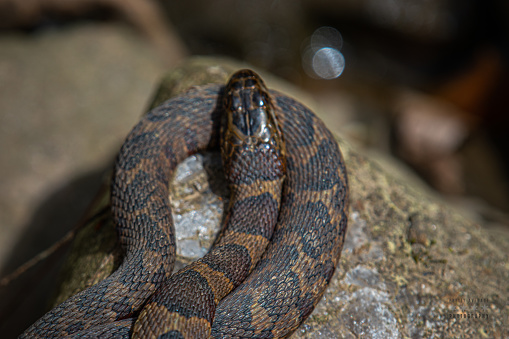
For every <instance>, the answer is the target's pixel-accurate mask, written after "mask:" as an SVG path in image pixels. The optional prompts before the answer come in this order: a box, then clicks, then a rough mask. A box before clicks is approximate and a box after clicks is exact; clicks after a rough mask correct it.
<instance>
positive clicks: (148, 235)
mask: <svg viewBox="0 0 509 339" xmlns="http://www.w3.org/2000/svg"><path fill="white" fill-rule="evenodd" d="M246 78H249V79H251V80H250V81H247V80H246ZM237 80H238V81H237ZM246 83H250V84H251V86H252V89H253V90H255V91H256V90H260V91H261V92H264V93H267V94H266V98H267V99H268V98H269V96H270V97H271V98H272V99H271V100H270V101H271V102H272V105H273V107H274V110H275V113H276V116H277V120H278V122H279V124H280V128H281V131H282V134H283V139H284V141H285V145H286V146H285V147H286V179H285V183H284V185H283V189H282V194H281V197H282V201H281V208H280V211H279V216H278V218H277V225H276V226H275V230H274V234H273V235H272V238H271V239H270V243H268V245H267V248H266V250H265V252H263V255H262V257H261V259H260V261H259V262H258V264H257V265H256V266H254V265H253V267H254V269H253V270H252V272H251V274H250V275H249V276H248V277H247V278H246V279H245V280H244V281H243V282H242V283H241V284H240V285H239V286H238V287H236V285H238V283H240V281H239V282H238V283H235V284H233V286H231V287H230V289H233V291H232V292H231V293H229V294H227V295H226V297H225V298H224V299H223V300H221V301H220V302H219V301H218V302H219V304H218V305H217V309H215V312H214V311H213V310H212V311H211V313H208V315H206V316H204V315H203V313H202V312H201V311H200V312H197V311H194V310H195V308H194V306H195V305H194V304H198V303H200V302H204V303H205V304H206V302H205V301H207V300H211V298H208V299H207V297H200V296H201V295H202V292H200V296H198V297H197V298H196V299H195V301H193V302H191V304H192V305H191V306H187V305H185V304H184V305H181V306H177V307H174V308H171V305H170V307H168V306H164V303H163V302H160V300H159V299H158V298H157V295H158V294H160V293H158V292H159V291H158V292H157V293H156V296H155V297H152V298H151V296H152V295H154V292H155V291H156V290H157V289H158V288H159V287H160V286H161V285H163V284H164V282H166V281H168V279H169V278H170V275H171V272H172V269H173V264H174V256H175V237H174V235H173V228H172V227H171V226H172V225H173V224H172V218H171V211H170V209H169V197H168V183H169V178H170V177H171V174H172V173H173V171H174V170H175V167H176V166H177V164H178V163H179V162H181V161H182V160H184V159H185V158H186V157H188V156H189V155H191V154H193V153H196V152H198V151H202V150H206V149H210V148H215V147H217V145H218V142H219V127H218V126H219V122H220V120H221V118H220V117H221V113H222V111H223V110H224V105H223V103H222V101H221V100H219V98H222V97H223V96H224V94H225V92H226V93H229V90H230V88H229V87H227V88H226V90H225V88H224V86H221V85H216V84H211V85H205V86H199V87H194V88H191V89H190V90H189V91H188V92H186V93H185V94H183V95H181V96H179V97H176V98H174V99H172V100H169V101H167V102H166V103H164V104H163V105H161V106H159V107H157V108H155V109H154V110H152V111H151V112H149V113H148V114H147V115H146V116H145V117H144V118H143V119H142V120H141V121H140V123H138V125H136V127H135V128H134V129H133V131H132V132H131V134H130V135H129V136H128V138H127V140H126V142H125V143H124V145H123V147H122V149H121V151H120V154H119V157H118V159H117V164H116V171H115V178H114V180H113V183H112V212H113V216H114V219H115V223H116V225H117V230H118V233H119V236H120V242H121V244H122V247H123V248H124V250H125V257H124V260H123V263H122V264H121V266H120V267H119V268H118V269H117V270H116V271H115V272H114V273H113V274H112V275H110V276H109V277H108V278H106V279H105V280H103V281H102V282H100V283H98V284H96V285H94V286H92V287H90V288H88V289H86V290H84V291H82V292H80V293H78V294H76V295H75V296H73V297H71V298H70V299H68V300H67V301H65V302H64V303H62V304H60V305H59V306H57V307H56V308H54V309H53V310H51V311H50V312H48V313H47V314H46V315H44V316H43V317H42V318H41V319H39V320H38V321H37V322H36V323H35V324H34V325H32V326H31V327H30V328H29V329H28V330H27V331H26V332H25V333H23V334H22V336H21V337H59V336H68V337H80V338H84V337H85V338H86V337H89V338H94V337H101V338H103V337H112V338H113V337H115V338H116V337H119V338H121V337H129V336H131V335H133V334H134V336H136V335H137V336H139V337H146V336H154V337H156V336H157V335H160V334H161V333H165V332H167V331H163V332H160V331H158V330H153V331H152V330H149V331H145V332H144V331H143V330H142V329H141V328H142V325H140V323H141V322H142V320H140V321H139V322H138V323H137V324H136V325H135V326H134V322H135V321H136V318H137V317H138V316H139V314H140V311H141V309H142V308H143V307H144V306H145V305H147V307H146V308H145V310H144V311H142V312H141V314H142V316H141V317H140V318H143V317H145V318H146V319H149V320H150V319H151V315H150V312H147V310H148V309H150V307H148V306H150V305H152V306H151V307H152V308H151V309H152V310H154V311H156V309H159V311H162V312H163V313H162V314H168V313H171V314H174V315H176V316H177V318H179V319H184V320H185V321H187V322H189V323H190V324H191V325H193V323H196V324H198V323H200V322H201V320H203V323H206V324H209V325H207V326H209V328H208V331H210V332H208V334H206V335H205V336H209V335H210V336H212V337H214V338H228V337H230V338H281V337H287V336H289V335H290V334H291V333H292V332H293V331H295V330H296V329H297V327H298V326H299V325H300V324H301V323H302V322H303V321H304V320H305V319H306V318H307V317H308V316H309V315H310V314H311V312H312V310H313V309H314V307H315V306H316V304H317V303H318V301H319V300H320V298H321V296H322V295H323V292H324V291H325V288H326V286H327V284H328V283H329V281H330V279H331V278H332V275H333V273H334V270H335V268H336V265H337V263H338V260H339V257H340V254H341V250H342V247H343V242H344V238H345V233H346V227H347V210H348V182H347V175H346V169H345V166H344V162H343V158H342V155H341V152H340V150H339V148H338V145H337V142H336V141H335V140H334V137H333V136H332V134H331V133H330V132H329V131H328V130H327V128H326V127H325V126H324V124H323V123H322V122H321V121H320V120H319V119H318V118H317V117H316V116H315V115H314V114H313V113H312V112H311V111H310V110H309V109H307V108H306V107H304V106H303V105H301V104H300V103H298V102H297V101H295V100H293V99H291V98H289V97H287V96H285V95H282V94H279V93H277V92H275V91H270V92H265V88H264V86H263V82H262V81H261V79H259V78H258V76H257V75H256V74H255V73H254V72H252V71H248V70H244V71H240V72H237V73H236V74H235V75H234V76H233V78H232V80H230V82H229V85H228V86H233V85H235V86H241V87H242V86H244V85H245V84H246ZM239 84H240V85H239ZM242 84H244V85H242ZM238 89H240V90H243V88H238ZM269 93H270V94H269ZM250 98H251V99H260V97H259V96H257V95H251V96H250ZM264 100H265V99H264ZM260 104H261V106H262V107H263V105H264V103H262V102H260ZM257 105H258V106H257ZM253 106H254V107H255V108H256V107H259V106H260V105H259V104H257V103H255V104H253ZM226 108H227V109H228V107H226ZM269 124H270V123H269ZM276 153H277V152H276ZM283 153H285V152H283ZM283 155H284V154H283ZM269 158H270V157H269ZM283 161H284V160H283ZM262 168H263V167H262ZM270 168H272V169H271V170H270V171H271V172H270V173H265V174H264V175H263V177H264V178H268V177H270V178H272V179H270V180H275V181H278V179H277V178H280V177H281V175H279V176H275V175H273V172H274V171H276V172H277V168H279V167H278V166H277V161H276V167H275V168H276V170H274V169H273V168H274V167H270V166H267V167H266V169H270ZM226 171H227V173H228V169H226ZM255 171H256V170H255ZM267 171H269V170H266V172H267ZM258 175H259V174H258ZM227 177H228V175H227ZM258 186H263V185H262V184H259V185H258ZM262 191H263V190H262ZM269 193H271V194H273V193H277V188H276V189H269ZM259 194H260V193H259ZM262 194H263V193H262ZM248 198H249V197H248ZM235 208H236V209H239V210H240V213H239V214H238V215H242V213H244V212H246V213H247V212H249V209H252V208H251V207H247V205H245V204H238V205H234V207H233V209H235ZM260 217H262V216H260ZM262 218H263V217H262ZM269 219H270V218H269ZM244 231H245V230H244ZM234 232H237V231H234ZM241 232H242V231H241ZM258 232H259V233H258V234H257V235H260V234H262V233H263V234H264V237H270V232H269V233H268V234H269V235H266V232H265V231H263V232H261V231H258ZM225 233H227V232H225V231H223V232H222V234H223V237H224V235H225ZM247 233H250V232H247ZM254 233H256V232H254ZM254 233H253V234H254ZM235 241H236V240H235ZM235 241H234V243H235ZM216 243H219V244H220V241H216ZM239 243H240V241H239ZM262 243H263V240H262ZM231 246H236V247H238V248H237V249H240V252H242V246H245V247H246V248H245V251H244V252H248V253H249V255H251V252H253V250H252V249H251V248H250V247H249V246H248V245H238V244H236V243H235V244H234V245H231ZM213 251H214V250H212V252H213ZM262 251H263V250H262ZM262 251H259V252H260V254H261V253H262ZM212 252H211V253H212ZM254 252H256V251H254ZM228 258H229V259H228V260H226V261H225V262H227V263H228V264H230V265H233V266H235V267H236V266H239V267H242V265H243V266H246V265H245V263H244V262H245V261H246V260H247V259H246V258H249V256H247V257H242V256H239V257H236V256H230V257H228ZM202 267H203V268H204V270H206V271H208V273H209V274H210V275H211V276H218V277H219V280H221V279H223V278H224V277H227V278H229V279H227V281H233V280H235V279H230V278H231V274H230V273H229V272H235V270H231V269H230V270H228V269H225V268H224V267H222V266H221V265H216V264H210V263H209V262H207V261H206V260H205V261H204V262H202ZM247 267H249V268H248V269H247V271H250V270H251V267H250V264H247ZM193 272H195V271H193ZM197 272H198V273H197V274H195V273H192V274H191V275H197V276H198V281H200V282H201V284H202V285H203V286H204V288H205V289H204V291H208V292H207V293H212V294H211V295H212V299H216V298H217V294H220V293H218V290H217V289H216V288H215V287H214V285H213V284H211V283H209V282H208V280H207V278H205V279H200V274H199V271H197ZM185 281H187V280H185ZM193 284H195V283H193ZM176 287H177V290H176V291H174V292H172V293H173V295H174V296H176V297H173V300H175V298H176V299H179V298H180V297H179V296H183V295H187V294H198V293H194V292H192V293H191V292H189V291H190V290H192V288H194V287H195V286H194V285H193V286H190V284H186V283H182V281H180V283H178V284H176ZM235 287H236V288H235ZM170 299H171V298H170ZM208 307H209V306H207V305H205V306H203V305H199V307H198V308H200V309H202V308H206V309H207V308H208ZM165 312H166V313H165ZM160 314H161V313H160ZM158 317H159V318H158ZM158 317H154V319H163V318H165V317H166V316H162V317H161V316H158ZM200 317H201V318H200ZM158 322H160V320H157V321H155V322H150V321H148V326H149V328H150V327H155V326H157V325H158ZM210 322H211V325H210ZM210 326H211V327H210ZM133 328H134V333H133ZM195 336H203V335H202V332H199V331H198V330H197V331H196V332H192V330H191V332H185V331H181V332H179V331H172V332H167V333H166V334H164V335H160V336H159V337H160V338H185V337H195Z"/></svg>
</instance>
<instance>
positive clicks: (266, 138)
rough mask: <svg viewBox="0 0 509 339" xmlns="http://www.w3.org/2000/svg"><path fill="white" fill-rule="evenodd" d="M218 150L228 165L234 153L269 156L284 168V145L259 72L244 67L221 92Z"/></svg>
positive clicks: (234, 155) (278, 168) (276, 164)
mask: <svg viewBox="0 0 509 339" xmlns="http://www.w3.org/2000/svg"><path fill="white" fill-rule="evenodd" d="M223 106H224V111H225V114H224V117H223V123H222V131H221V138H222V140H221V152H222V156H223V163H224V165H225V166H224V167H225V170H226V173H227V174H228V169H227V168H228V166H227V165H228V164H229V163H231V162H232V160H230V159H235V158H236V157H237V155H236V154H243V156H246V153H251V154H253V153H255V154H257V155H258V156H262V157H267V156H269V157H270V158H273V159H269V160H270V161H274V163H273V164H271V165H272V166H275V167H276V168H277V171H279V170H280V171H281V172H282V173H284V172H285V171H286V160H285V159H286V158H285V146H284V141H283V136H282V133H281V130H280V128H279V124H278V122H277V118H276V114H275V110H274V105H273V103H272V100H271V98H270V94H269V90H268V89H267V87H266V86H265V83H264V82H263V80H262V79H261V78H260V76H259V75H258V74H256V73H255V72H253V71H252V70H249V69H243V70H240V71H238V72H236V73H235V74H233V75H232V77H231V78H230V80H229V81H228V84H227V85H226V87H225V91H224V99H223Z"/></svg>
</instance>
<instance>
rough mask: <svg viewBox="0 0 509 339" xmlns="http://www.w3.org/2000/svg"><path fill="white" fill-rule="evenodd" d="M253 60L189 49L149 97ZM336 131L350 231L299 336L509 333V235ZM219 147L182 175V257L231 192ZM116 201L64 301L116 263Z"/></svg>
mask: <svg viewBox="0 0 509 339" xmlns="http://www.w3.org/2000/svg"><path fill="white" fill-rule="evenodd" d="M245 66H246V65H242V64H239V63H237V62H234V61H231V60H225V59H210V58H192V59H189V60H188V61H187V62H185V63H184V64H182V65H181V66H180V67H178V68H176V69H174V70H172V71H171V72H170V73H169V74H168V75H167V76H166V78H165V79H164V80H163V82H162V85H161V87H160V89H159V91H158V92H157V94H156V96H155V97H154V100H153V105H152V106H154V105H156V104H158V103H160V102H162V101H164V100H165V99H167V98H169V97H172V96H175V95H178V94H179V93H181V92H182V91H184V90H185V89H187V88H188V87H189V86H191V85H199V84H205V83H209V82H220V83H225V82H226V79H227V77H228V75H229V74H231V73H232V72H233V71H235V70H237V69H238V68H241V67H245ZM260 73H261V75H262V77H264V78H265V80H266V82H267V84H268V86H269V87H271V88H276V89H278V90H280V91H283V92H285V93H288V90H287V89H288V86H286V85H284V84H282V83H281V82H275V81H273V80H272V78H271V77H270V76H268V75H267V76H266V75H265V74H264V73H263V72H260ZM290 92H292V93H295V92H293V90H290ZM290 95H292V94H290ZM293 96H295V97H297V98H301V96H302V95H300V94H299V95H295V94H293ZM317 113H318V114H319V113H320V112H317ZM338 142H339V144H340V147H341V150H342V152H343V155H344V156H345V160H346V165H347V169H348V174H349V180H350V191H351V202H350V206H351V207H350V221H349V226H348V233H347V237H346V243H345V247H344V250H343V254H342V258H341V261H340V265H339V267H338V269H337V271H336V273H335V275H334V277H333V279H332V282H331V284H330V286H329V287H328V289H327V291H326V292H325V295H324V298H323V300H322V301H321V302H320V303H319V304H318V306H317V307H316V309H315V310H314V312H313V313H312V314H311V316H310V317H309V319H308V320H307V321H306V322H305V323H304V324H303V325H302V326H301V327H300V328H299V329H298V330H297V331H296V332H295V334H294V335H293V338H355V337H363V338H403V337H405V338H406V337H412V338H421V337H486V338H502V337H507V336H508V335H509V332H508V326H507V325H508V321H507V319H508V315H507V312H508V311H509V310H508V300H509V299H508V296H509V284H508V283H507V281H508V280H509V265H508V262H509V261H508V253H507V250H506V249H507V248H508V247H509V238H508V237H507V236H505V237H498V238H497V239H494V237H492V236H491V235H490V233H489V232H488V231H486V230H484V229H482V228H481V227H480V226H479V225H477V224H475V223H473V222H472V221H470V220H468V219H466V218H465V217H463V216H462V215H460V214H459V212H457V211H456V210H454V209H453V208H451V207H449V206H448V205H447V204H446V203H445V202H444V201H442V200H441V199H440V197H437V196H434V195H433V193H430V192H429V191H428V190H427V189H426V187H425V186H424V185H422V184H421V183H420V181H419V180H417V179H415V178H414V177H413V176H412V175H411V174H408V173H405V172H404V171H403V170H401V169H399V168H398V167H397V166H387V165H386V162H385V161H382V162H379V161H376V160H374V159H372V158H371V157H369V156H366V155H363V154H362V153H361V152H360V151H359V150H357V149H356V148H355V147H354V146H353V145H350V144H348V143H347V142H345V141H343V140H341V139H339V138H338ZM218 158H219V157H218V155H217V154H214V153H212V154H205V155H198V156H196V157H192V158H191V159H189V160H188V161H186V162H185V163H184V164H183V165H181V168H180V172H179V173H177V175H176V181H177V182H174V184H173V187H172V189H171V192H172V195H173V198H172V200H173V207H174V213H175V214H174V216H175V220H176V221H177V224H179V223H182V224H186V225H187V226H186V227H193V232H191V234H183V233H182V231H179V230H178V229H177V237H181V238H182V240H183V241H182V242H183V243H184V245H183V246H181V247H180V249H179V253H180V254H179V258H178V261H179V264H178V265H177V266H178V267H181V266H182V265H183V264H185V263H187V262H189V261H191V260H193V259H195V258H196V256H197V255H201V254H202V253H203V252H204V251H205V250H206V248H207V247H208V246H210V241H211V239H213V236H212V235H213V234H214V233H215V232H216V229H215V228H214V227H216V224H217V223H218V221H219V220H220V219H221V213H222V206H223V204H224V202H225V197H226V196H227V195H226V192H225V191H224V190H222V189H221V187H224V183H222V181H221V180H224V179H222V178H221V177H220V175H218V174H217V173H218V172H220V171H219V168H220V166H221V165H220V161H219V163H218V162H217V161H218V160H217V159H218ZM104 187H105V188H107V187H108V185H107V183H105V184H104ZM107 204H108V192H107V190H105V191H104V193H103V195H102V196H100V197H99V198H98V199H97V200H96V202H95V205H94V207H93V209H92V211H91V215H95V216H96V217H95V218H92V219H90V222H89V223H88V224H87V225H86V226H85V227H84V228H83V229H82V231H81V232H80V234H79V235H78V236H77V237H76V240H75V241H74V244H73V249H72V251H71V255H70V256H69V260H68V262H67V265H66V269H65V271H64V272H65V273H63V276H62V277H63V278H62V281H61V285H60V287H59V292H58V293H57V294H58V297H57V298H56V301H55V303H57V302H60V301H62V300H64V299H65V298H67V297H69V296H70V295H71V294H73V293H75V292H77V291H78V290H80V289H82V288H84V287H85V286H88V285H90V284H91V283H93V282H96V281H98V280H100V279H101V278H102V277H104V276H106V275H108V274H109V273H110V272H111V271H112V270H113V269H114V268H115V266H116V265H118V262H119V256H118V253H117V252H116V251H115V248H116V246H115V238H114V232H112V229H113V225H112V222H111V219H110V216H109V210H108V209H107ZM211 221H214V222H211ZM213 224H214V226H213V227H212V225H213ZM209 225H210V227H211V228H209ZM204 226H207V227H206V228H204ZM188 233H189V232H188ZM197 234H202V236H200V237H198V236H197ZM203 238H206V239H205V240H206V241H204V240H203ZM90 244H93V246H90Z"/></svg>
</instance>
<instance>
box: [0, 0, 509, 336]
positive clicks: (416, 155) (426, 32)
mask: <svg viewBox="0 0 509 339" xmlns="http://www.w3.org/2000/svg"><path fill="white" fill-rule="evenodd" d="M192 55H211V56H218V55H219V56H227V57H231V58H234V59H238V60H243V61H246V62H248V63H251V64H253V65H255V66H257V67H259V68H262V69H266V70H268V71H270V72H272V73H274V74H275V75H278V76H280V77H282V78H284V79H286V80H287V81H289V82H290V83H293V84H294V85H296V86H298V87H300V88H301V89H304V90H305V91H307V92H308V93H310V95H311V97H312V98H313V99H314V100H315V101H316V105H317V107H319V109H320V112H323V114H324V119H325V121H326V122H327V124H328V125H329V127H330V128H331V129H332V130H334V131H337V132H339V133H340V134H341V135H343V136H344V137H346V138H347V139H348V140H350V141H352V142H354V143H355V144H357V145H359V146H360V147H362V148H363V149H365V150H366V151H372V150H376V151H378V152H382V153H383V154H386V155H388V156H392V157H395V158H397V159H399V160H400V161H401V162H402V163H403V164H404V166H408V168H411V169H412V170H414V171H415V172H416V173H417V174H418V175H419V176H420V177H421V178H422V180H424V181H425V182H427V183H428V184H429V186H430V187H432V189H433V190H435V191H436V192H437V193H438V194H440V195H442V196H443V197H444V199H446V200H448V201H450V202H451V203H452V204H455V205H456V206H458V207H459V208H460V209H462V210H463V211H464V212H465V213H466V214H468V215H469V216H470V217H471V218H473V219H475V220H476V221H478V222H479V224H480V225H482V226H483V227H486V228H488V229H490V230H491V231H493V232H495V233H494V234H498V233H497V232H499V233H500V234H507V231H508V229H509V217H508V215H509V179H508V174H509V171H508V169H509V132H508V130H507V129H508V128H509V114H508V113H507V108H508V107H509V92H508V89H509V80H508V73H509V72H508V65H509V2H507V1H505V0H482V1H481V0H462V1H458V0H386V1H378V0H312V1H311V0H259V1H257V2H254V1H235V0H216V1H205V0H187V1H169V0H153V1H148V0H146V1H138V0H74V1H67V0H31V1H27V0H0V145H1V147H0V272H1V274H0V276H5V275H6V274H8V273H10V272H12V271H13V270H14V269H15V268H16V267H18V266H19V265H21V264H22V263H24V262H26V261H27V260H29V259H30V258H33V257H34V256H35V255H36V254H38V253H40V252H41V251H43V250H44V249H46V248H48V247H49V246H51V245H52V244H54V243H55V242H56V241H58V240H59V239H61V238H62V236H63V235H64V234H66V233H67V232H68V230H69V229H70V228H72V227H73V226H74V225H75V224H77V223H78V221H79V219H80V217H81V216H82V215H83V213H84V211H85V209H86V207H87V205H88V204H89V202H90V201H91V200H92V199H93V197H94V195H95V194H96V192H97V190H98V188H99V186H100V183H101V180H102V179H103V177H104V175H105V173H106V172H107V169H108V168H110V166H111V163H112V159H113V158H114V155H115V153H116V151H117V150H118V147H119V145H120V144H121V142H122V140H123V138H124V137H125V135H126V134H127V132H128V131H129V130H130V128H131V127H132V126H133V125H134V123H135V122H136V121H137V120H138V118H139V116H140V115H141V114H142V112H143V111H144V110H145V109H146V107H147V106H148V103H149V102H150V99H151V96H152V95H153V93H154V90H155V88H156V87H157V84H158V82H159V80H160V79H161V77H162V76H163V75H164V73H165V72H166V71H167V70H168V69H170V68H172V67H175V66H176V65H178V64H179V63H180V62H182V61H183V60H185V59H186V57H189V56H192ZM63 253H65V248H64V249H62V250H60V251H58V252H57V254H56V255H53V256H51V257H50V258H49V259H46V260H43V261H42V263H41V264H39V265H37V266H36V267H35V268H32V269H30V270H29V272H25V274H24V275H23V276H22V277H20V278H17V279H14V280H10V281H9V282H7V281H6V280H3V281H2V282H0V330H1V331H2V333H4V334H6V336H5V337H7V338H8V337H15V336H16V335H18V334H19V333H20V332H21V331H22V330H23V329H24V328H26V327H27V326H28V325H29V324H31V323H32V322H33V321H34V320H35V319H36V318H37V317H38V316H39V315H40V313H41V312H42V310H44V307H46V305H47V304H46V302H47V301H46V300H47V298H48V293H47V291H49V290H51V286H52V284H53V283H54V276H55V272H56V271H57V269H58V262H59V261H60V260H61V257H62V255H63ZM41 291H42V293H41Z"/></svg>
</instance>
